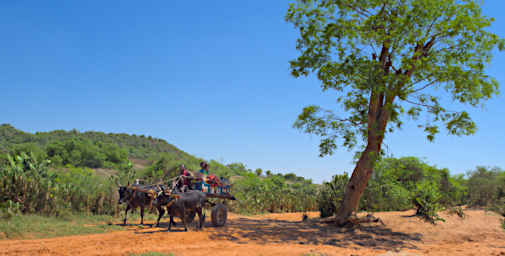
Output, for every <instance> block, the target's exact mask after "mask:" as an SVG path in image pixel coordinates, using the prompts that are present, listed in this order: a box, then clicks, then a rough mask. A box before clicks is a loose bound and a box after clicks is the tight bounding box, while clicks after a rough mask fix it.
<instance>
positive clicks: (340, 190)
mask: <svg viewBox="0 0 505 256" xmlns="http://www.w3.org/2000/svg"><path fill="white" fill-rule="evenodd" d="M347 182H349V176H348V175H347V173H344V174H343V175H335V176H333V179H332V180H331V181H330V182H324V183H323V185H322V187H321V188H320V189H319V193H318V196H317V205H318V208H319V214H320V215H321V218H326V217H330V216H333V215H334V214H335V213H336V211H337V209H338V207H339V206H340V202H341V201H342V199H343V198H344V191H345V186H346V185H347Z"/></svg>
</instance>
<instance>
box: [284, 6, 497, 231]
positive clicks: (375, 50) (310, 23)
mask: <svg viewBox="0 0 505 256" xmlns="http://www.w3.org/2000/svg"><path fill="white" fill-rule="evenodd" d="M480 2H481V1H480V0H317V1H316V0H298V1H297V2H296V3H293V4H291V5H290V7H289V10H288V13H287V15H286V20H287V21H289V22H291V23H293V24H294V26H295V27H296V28H297V29H298V31H299V33H300V37H299V39H298V40H297V49H298V50H299V51H300V52H301V54H300V56H298V57H297V58H296V59H294V60H292V61H291V62H290V64H291V73H292V75H294V76H295V77H299V76H307V75H309V74H310V73H316V74H317V77H318V79H319V80H320V81H321V87H322V89H323V90H324V91H326V90H330V89H332V90H335V91H337V92H338V94H337V95H338V97H337V102H338V103H340V104H341V106H342V108H338V109H337V111H336V112H333V111H329V110H323V109H322V108H321V107H319V106H317V105H312V106H307V107H305V108H304V109H303V112H302V113H301V114H300V115H299V116H298V119H297V121H296V122H295V125H294V126H295V127H297V128H299V129H302V130H304V131H305V132H307V133H312V134H316V135H319V136H321V143H320V145H319V147H320V154H321V156H324V155H331V154H332V153H333V151H334V150H335V149H336V148H337V145H342V146H344V147H347V148H353V147H355V146H361V147H360V151H359V153H360V154H358V158H357V159H358V160H357V163H356V166H355V168H354V171H353V173H352V176H351V179H350V180H349V183H348V184H347V186H346V188H345V196H344V198H343V200H342V203H341V206H340V209H339V210H338V211H337V220H338V222H339V224H343V223H345V222H346V221H347V219H348V217H349V216H350V215H351V214H352V212H353V211H355V210H356V208H357V206H358V203H359V199H360V197H361V195H362V193H363V191H364V189H365V187H366V185H367V183H368V180H369V179H370V176H371V174H372V171H373V168H374V164H375V162H376V160H377V158H378V157H379V156H380V153H381V145H382V143H383V140H384V136H385V135H386V134H387V133H389V132H392V131H393V130H394V129H395V128H400V127H401V125H402V119H404V118H406V117H407V118H408V117H410V118H412V119H414V120H418V118H419V117H420V116H421V115H423V118H422V122H419V125H418V126H419V127H421V128H422V129H424V131H425V132H426V133H427V138H428V140H430V141H431V140H433V139H434V136H435V134H437V133H438V132H439V127H441V126H444V127H445V128H446V129H447V130H448V131H449V133H450V134H453V135H469V134H472V133H474V132H475V130H476V125H475V123H474V122H473V121H472V119H471V118H470V116H469V114H468V113H467V112H466V111H464V106H465V105H470V106H473V107H476V106H480V105H481V104H482V102H483V101H485V100H487V99H489V98H491V97H492V96H494V95H495V94H497V93H498V82H497V81H496V80H495V79H493V78H492V77H490V76H488V75H487V74H486V72H485V70H484V67H485V64H489V62H490V60H491V57H492V56H491V55H492V52H493V51H494V50H495V49H496V48H498V49H499V50H502V49H503V48H504V41H503V39H501V38H499V37H498V36H497V35H495V34H493V33H491V32H489V31H488V30H487V28H489V26H490V24H491V22H492V21H493V19H492V18H487V17H485V16H484V15H482V13H481V7H480V5H479V4H480ZM443 97H447V99H443ZM449 104H450V107H448V108H447V106H446V105H449Z"/></svg>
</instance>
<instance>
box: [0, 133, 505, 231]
mask: <svg viewBox="0 0 505 256" xmlns="http://www.w3.org/2000/svg"><path fill="white" fill-rule="evenodd" d="M202 160H203V159H200V158H197V157H195V156H192V155H190V154H188V153H186V152H184V151H182V150H180V149H178V148H176V147H175V146H173V145H171V144H169V143H167V142H166V141H164V140H162V139H156V138H152V137H146V136H142V135H140V136H137V135H127V134H105V133H102V132H83V133H81V132H78V131H76V130H72V131H62V130H57V131H52V132H37V133H35V134H31V133H26V132H23V131H20V130H17V129H15V128H14V127H12V126H10V125H2V126H0V195H1V196H0V211H1V212H2V215H3V216H13V215H17V214H44V215H49V216H65V215H69V214H82V213H90V214H99V215H103V214H106V215H114V216H115V215H118V214H119V213H120V208H119V207H118V205H117V183H121V184H126V183H127V182H132V181H133V180H134V179H137V178H138V179H142V180H144V181H145V182H146V183H167V182H168V180H169V179H171V178H173V177H174V176H176V175H177V174H178V171H177V167H178V166H179V165H180V164H185V165H186V167H189V169H191V170H194V171H196V170H198V167H199V163H200V161H202ZM132 161H133V162H134V163H137V164H133V163H132ZM138 163H142V164H138ZM209 164H210V166H211V172H212V173H215V174H217V175H218V176H220V177H224V178H229V179H231V180H232V182H233V194H234V195H235V197H236V198H237V199H238V200H237V201H234V202H228V207H229V208H230V209H231V210H232V211H234V212H238V213H246V214H253V213H264V212H272V213H273V212H295V211H311V210H317V209H319V211H320V213H321V216H322V217H328V216H332V215H334V214H335V211H336V209H337V208H338V206H339V203H340V201H341V199H342V196H343V194H344V188H345V184H346V183H347V182H348V180H349V177H348V175H347V174H345V173H344V174H342V175H335V176H334V177H333V178H332V179H331V180H330V181H329V182H324V183H323V184H322V185H316V184H313V183H312V181H311V180H310V179H305V178H303V177H299V176H296V175H295V174H293V173H288V174H280V173H274V172H272V171H270V170H267V171H263V170H262V169H257V170H251V169H248V168H247V167H246V166H245V165H244V164H241V163H232V164H228V165H224V164H221V163H219V162H217V161H213V160H211V161H209ZM101 168H109V170H111V171H110V172H103V171H100V172H99V171H98V170H103V169H101ZM462 205H468V206H470V207H481V208H485V209H489V210H494V211H496V212H498V213H500V214H502V215H504V216H505V171H503V170H502V169H500V168H490V167H477V168H475V169H474V170H473V171H470V172H469V173H468V175H466V176H465V175H450V171H449V170H448V169H440V168H437V167H435V166H431V165H429V164H427V163H425V162H423V161H421V160H420V159H418V158H416V157H404V158H399V159H397V158H392V157H391V158H383V159H381V160H380V161H379V162H378V163H377V165H376V167H375V170H374V173H373V176H372V178H371V180H370V182H369V184H368V186H367V188H366V190H365V192H364V194H363V197H362V199H361V201H360V205H359V210H363V211H371V212H375V211H398V210H406V209H412V208H415V209H416V213H417V215H419V216H420V217H423V218H425V219H426V220H428V221H430V222H432V223H435V222H436V221H443V219H442V218H439V216H438V214H437V212H438V211H440V210H442V209H444V208H445V209H451V211H453V212H454V213H457V214H460V215H461V214H462V211H461V208H459V206H462ZM462 217H464V216H462Z"/></svg>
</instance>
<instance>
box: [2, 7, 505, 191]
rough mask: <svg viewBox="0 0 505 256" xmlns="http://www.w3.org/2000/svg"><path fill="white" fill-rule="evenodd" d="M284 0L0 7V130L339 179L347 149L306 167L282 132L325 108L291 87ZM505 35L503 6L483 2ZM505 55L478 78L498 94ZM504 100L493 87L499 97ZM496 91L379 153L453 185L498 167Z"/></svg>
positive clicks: (500, 141) (312, 91) (312, 140)
mask: <svg viewBox="0 0 505 256" xmlns="http://www.w3.org/2000/svg"><path fill="white" fill-rule="evenodd" d="M289 2H290V1H281V0H279V1H269V0H256V1H179V0H173V1H141V2H139V1H50V3H49V2H46V1H22V0H21V1H1V2H0V31H2V40H0V70H1V71H2V72H1V75H0V91H1V93H0V109H1V110H2V111H1V112H0V113H1V115H0V123H10V124H12V125H14V126H15V127H17V128H18V129H21V130H24V131H29V132H35V131H49V130H54V129H66V130H69V129H73V128H76V129H78V130H80V131H88V130H95V131H104V132H125V133H129V134H133V133H134V134H146V135H151V136H154V137H159V138H163V139H165V140H167V141H168V142H169V143H172V144H174V145H176V146H177V147H179V148H181V149H182V150H184V151H186V152H188V153H191V154H194V155H196V156H199V157H203V158H206V159H216V160H218V161H222V162H225V163H230V162H243V163H245V164H246V165H247V166H248V167H249V168H252V169H255V168H258V167H261V168H263V169H271V170H274V171H280V172H287V171H293V172H295V173H296V174H298V175H302V176H305V177H308V178H312V179H313V180H314V181H316V182H320V181H322V180H328V179H330V178H331V176H332V175H334V174H336V173H342V172H343V171H347V172H351V171H352V168H353V163H352V155H353V154H352V152H348V151H346V150H345V149H343V148H341V149H339V150H338V151H336V152H335V154H334V155H333V156H329V157H325V158H320V157H318V143H319V138H318V137H315V136H311V135H308V134H304V133H302V132H300V131H298V130H295V129H293V128H292V124H293V122H294V120H295V119H296V116H297V115H298V114H299V112H300V111H301V109H302V108H303V106H305V105H308V104H314V103H316V104H322V105H324V106H328V107H336V106H337V105H336V104H335V94H334V93H331V92H330V93H323V92H321V90H320V87H319V83H318V81H317V80H316V79H315V77H314V76H311V77H308V78H301V79H295V78H293V77H291V76H290V73H289V65H288V61H289V60H291V59H293V58H295V57H296V56H297V54H298V52H297V51H296V49H295V40H296V38H297V33H296V31H295V30H294V28H293V26H292V25H291V24H288V23H286V22H285V21H284V15H285V13H286V10H287V7H288V4H289ZM483 2H484V8H483V11H484V14H486V15H488V16H492V17H495V18H496V22H495V23H494V24H493V26H492V28H491V30H492V31H493V32H495V33H497V34H498V35H500V36H501V37H504V38H505V18H504V17H503V16H502V17H500V12H502V10H504V8H505V2H503V1H502V0H495V1H489V0H488V1H483ZM504 68H505V53H503V52H501V53H497V54H496V55H495V58H494V60H493V62H492V64H491V65H490V66H489V67H488V71H489V74H491V75H492V76H494V77H495V78H497V79H498V81H499V82H500V84H501V85H502V88H504V87H505V75H504V74H503V70H504ZM502 91H503V89H502ZM504 99H505V98H504V96H503V94H502V95H500V96H498V97H496V98H494V99H493V100H490V101H488V102H487V104H486V105H485V107H484V108H482V109H471V111H470V113H471V114H472V117H473V118H474V120H475V121H476V122H477V124H478V127H479V130H478V132H477V133H476V134H475V135H473V136H468V137H454V136H448V135H447V133H446V132H445V131H444V132H442V133H441V134H440V135H439V136H437V138H436V140H435V141H434V142H433V143H430V142H428V141H427V140H426V139H425V134H424V133H422V131H421V130H418V129H417V128H415V125H414V124H413V123H407V124H406V126H405V127H404V129H403V130H401V131H398V132H396V133H395V134H392V135H391V136H389V137H388V138H386V143H387V149H388V153H390V154H393V155H394V156H397V157H400V156H417V157H420V158H423V159H424V160H426V161H427V162H428V163H430V164H433V165H436V166H437V167H443V168H449V169H450V170H451V172H452V173H453V174H455V173H464V172H466V171H468V170H470V169H472V168H474V167H475V166H477V165H486V166H499V167H502V168H505V157H504V153H503V149H504V148H505V138H504V136H503V130H504V129H505V128H504V127H505V117H504V116H503V113H505V111H504V109H505V101H504Z"/></svg>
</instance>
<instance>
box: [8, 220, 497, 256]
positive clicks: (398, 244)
mask: <svg viewBox="0 0 505 256" xmlns="http://www.w3.org/2000/svg"><path fill="white" fill-rule="evenodd" d="M413 213H414V212H413V211H407V212H383V213H377V214H375V216H377V217H379V218H380V219H382V220H383V222H384V223H385V225H384V226H383V225H381V224H377V223H373V224H362V225H360V226H358V227H356V228H354V229H352V230H350V229H346V228H337V227H335V226H333V225H331V224H321V223H319V222H318V220H317V219H316V217H317V213H310V214H309V216H310V218H311V219H309V220H308V221H306V222H301V219H302V214H301V213H288V214H268V215H261V216H252V217H249V216H247V217H246V216H240V215H234V214H230V215H229V216H228V223H227V224H226V226H225V227H221V228H213V227H205V228H204V229H203V231H195V230H194V229H190V231H189V232H180V231H181V228H180V226H178V227H176V228H174V231H173V232H171V233H169V232H167V231H166V229H167V228H166V226H165V227H162V228H150V227H144V228H141V227H139V226H136V225H131V226H129V227H128V228H127V230H126V231H119V232H111V233H106V234H96V235H85V236H67V237H59V238H51V239H37V240H3V241H0V255H129V254H131V253H144V252H166V253H169V252H171V253H173V254H175V255H219V256H221V255H304V254H310V255H404V256H407V255H479V256H485V255H505V231H504V230H503V229H502V228H501V226H500V221H499V220H500V217H499V216H497V215H496V214H493V213H490V212H484V211H480V210H467V211H466V215H467V217H466V218H465V219H460V218H459V217H457V216H455V215H447V214H444V213H442V214H441V216H442V217H444V218H445V219H446V222H443V223H439V224H438V225H436V226H433V225H431V224H429V223H426V222H424V221H422V220H420V219H418V218H416V217H412V216H411V215H412V214H413ZM166 220H168V219H166ZM118 222H119V220H118ZM130 223H131V222H130ZM163 224H165V225H166V223H163Z"/></svg>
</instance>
